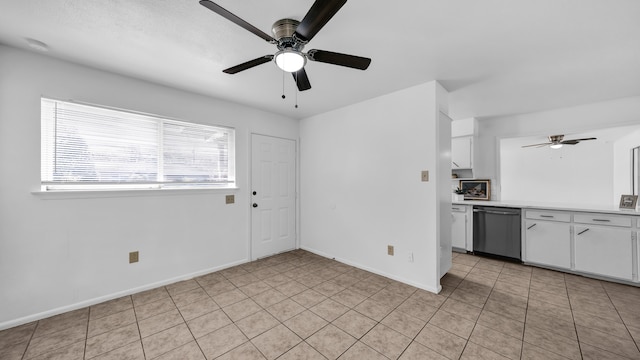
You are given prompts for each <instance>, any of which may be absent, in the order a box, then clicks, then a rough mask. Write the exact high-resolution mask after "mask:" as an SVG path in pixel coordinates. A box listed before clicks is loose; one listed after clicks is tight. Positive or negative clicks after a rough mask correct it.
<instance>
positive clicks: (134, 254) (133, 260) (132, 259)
mask: <svg viewBox="0 0 640 360" xmlns="http://www.w3.org/2000/svg"><path fill="white" fill-rule="evenodd" d="M138 254H139V253H138V252H137V251H132V252H130V253H129V264H133V263H137V262H138V260H139V259H140V258H139V255H138Z"/></svg>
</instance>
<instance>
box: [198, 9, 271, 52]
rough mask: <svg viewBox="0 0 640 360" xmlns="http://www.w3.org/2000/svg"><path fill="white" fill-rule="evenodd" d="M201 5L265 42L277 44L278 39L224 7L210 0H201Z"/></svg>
mask: <svg viewBox="0 0 640 360" xmlns="http://www.w3.org/2000/svg"><path fill="white" fill-rule="evenodd" d="M200 5H202V6H204V7H206V8H207V9H209V10H211V11H213V12H214V13H216V14H218V15H220V16H222V17H223V18H225V19H227V20H229V21H231V22H233V23H234V24H236V25H238V26H240V27H241V28H243V29H245V30H248V31H250V32H251V33H253V34H255V35H257V36H259V37H261V38H263V39H264V40H266V41H268V42H271V43H275V42H276V39H274V38H273V37H271V36H269V35H268V34H267V33H265V32H263V31H262V30H260V29H258V28H257V27H255V26H253V25H251V24H249V23H248V22H246V21H244V20H242V19H240V18H239V17H237V16H236V15H234V14H232V13H231V12H230V11H229V10H227V9H225V8H223V7H222V6H220V5H218V4H216V3H214V2H212V1H209V0H200Z"/></svg>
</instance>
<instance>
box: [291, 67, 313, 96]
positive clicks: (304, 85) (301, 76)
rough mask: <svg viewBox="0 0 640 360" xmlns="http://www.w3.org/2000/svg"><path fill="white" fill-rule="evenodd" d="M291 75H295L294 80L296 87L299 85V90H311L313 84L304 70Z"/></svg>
mask: <svg viewBox="0 0 640 360" xmlns="http://www.w3.org/2000/svg"><path fill="white" fill-rule="evenodd" d="M291 74H292V75H293V80H295V82H296V85H298V90H300V91H305V90H309V89H311V83H310V82H309V77H308V76H307V72H306V71H305V70H304V68H302V69H300V70H298V71H296V72H294V73H291Z"/></svg>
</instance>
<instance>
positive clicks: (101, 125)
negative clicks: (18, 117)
mask: <svg viewBox="0 0 640 360" xmlns="http://www.w3.org/2000/svg"><path fill="white" fill-rule="evenodd" d="M41 111H42V114H41V117H42V164H41V165H42V172H41V175H42V179H41V180H42V185H43V187H44V188H45V190H56V189H107V188H166V187H172V188H179V187H194V186H196V187H220V186H224V187H228V186H229V184H233V183H234V182H235V166H234V149H235V144H234V130H233V129H230V128H224V127H217V126H208V125H199V124H193V123H187V122H181V121H175V120H169V119H163V118H158V117H154V116H150V115H143V114H137V113H133V112H127V111H122V110H113V109H106V108H101V107H96V106H89V105H83V104H77V103H70V102H63V101H57V100H51V99H45V98H43V99H41Z"/></svg>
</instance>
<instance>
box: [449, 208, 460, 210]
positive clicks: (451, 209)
mask: <svg viewBox="0 0 640 360" xmlns="http://www.w3.org/2000/svg"><path fill="white" fill-rule="evenodd" d="M451 210H460V208H451Z"/></svg>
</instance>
